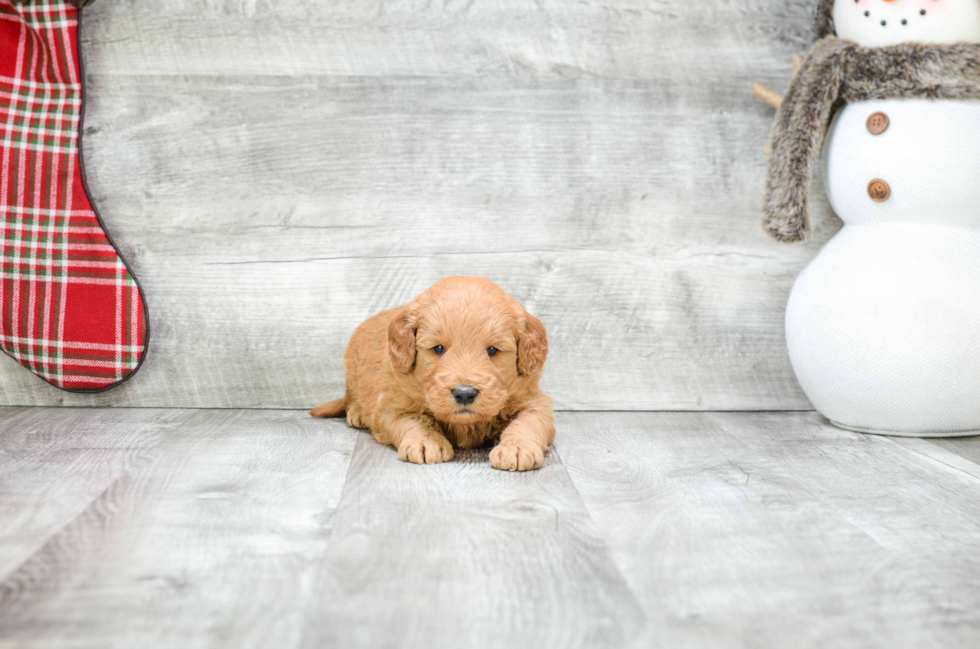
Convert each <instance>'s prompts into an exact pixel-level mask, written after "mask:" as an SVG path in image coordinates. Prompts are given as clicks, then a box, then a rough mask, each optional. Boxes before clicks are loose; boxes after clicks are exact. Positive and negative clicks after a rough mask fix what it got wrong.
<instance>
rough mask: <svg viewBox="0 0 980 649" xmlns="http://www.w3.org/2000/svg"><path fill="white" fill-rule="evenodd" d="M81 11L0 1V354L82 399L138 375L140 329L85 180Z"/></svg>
mask: <svg viewBox="0 0 980 649" xmlns="http://www.w3.org/2000/svg"><path fill="white" fill-rule="evenodd" d="M78 13H79V12H78V10H77V9H75V8H74V7H73V6H71V5H69V4H68V3H67V2H65V1H64V0H33V1H32V2H30V3H28V4H24V5H21V4H12V3H11V1H10V0H0V235H2V237H3V241H2V247H0V254H2V258H0V348H2V349H3V351H4V352H6V353H7V354H9V355H10V356H12V357H13V358H14V359H16V360H17V361H18V362H20V364H21V365H23V366H24V367H26V368H27V369H29V370H31V371H32V372H34V373H35V374H37V375H38V376H40V377H41V378H43V379H45V380H47V381H48V382H50V383H52V384H54V385H56V386H58V387H60V388H64V389H66V390H80V391H88V390H102V389H105V388H108V387H111V386H113V385H115V384H117V383H119V382H120V381H122V380H123V379H125V378H127V377H128V376H129V375H131V374H132V373H133V372H134V371H136V369H137V367H138V366H139V363H140V361H141V360H142V358H143V354H144V353H145V350H146V340H147V323H146V316H145V310H144V305H143V297H142V295H141V294H140V291H139V287H138V286H137V284H136V280H135V279H134V278H133V276H132V274H130V272H129V269H128V268H127V267H126V265H125V264H124V263H123V261H122V259H121V258H120V257H119V254H118V253H117V252H116V249H115V248H114V247H113V245H112V243H111V242H110V241H109V239H108V237H107V236H106V233H105V231H104V230H103V229H102V225H101V223H100V222H99V219H98V217H97V216H96V213H95V211H94V210H93V208H92V205H91V203H90V202H89V198H88V193H87V192H86V189H85V186H84V182H83V177H82V170H81V160H80V157H79V152H78V145H79V126H80V121H81V111H82V79H81V70H80V61H79V53H78Z"/></svg>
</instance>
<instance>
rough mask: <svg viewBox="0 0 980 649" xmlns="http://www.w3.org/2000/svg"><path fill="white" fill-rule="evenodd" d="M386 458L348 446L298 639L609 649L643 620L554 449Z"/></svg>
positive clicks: (368, 445)
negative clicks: (351, 451) (510, 461)
mask: <svg viewBox="0 0 980 649" xmlns="http://www.w3.org/2000/svg"><path fill="white" fill-rule="evenodd" d="M488 456H489V452H488V450H487V449H481V450H473V451H461V452H459V453H457V455H456V458H455V459H454V460H453V461H452V462H450V463H447V464H441V465H436V466H417V465H414V464H407V463H401V462H399V461H398V456H397V453H396V451H395V450H394V449H391V448H389V447H383V446H381V445H379V444H378V443H377V442H375V441H374V439H373V438H372V437H371V436H370V435H368V434H367V433H363V434H362V435H361V437H360V439H359V440H358V446H357V453H356V455H355V459H354V461H353V463H352V464H351V470H350V477H349V479H348V481H347V484H346V485H345V487H344V495H343V498H342V499H341V502H340V507H339V508H338V511H337V517H336V519H335V524H334V533H333V537H332V538H331V543H330V548H329V549H328V551H327V553H326V555H325V557H324V561H323V563H322V565H321V566H320V569H319V572H318V575H317V579H316V582H315V583H316V585H315V587H314V592H315V593H316V596H315V600H314V604H313V605H312V606H310V607H309V609H308V611H309V613H308V617H307V623H306V631H305V634H304V641H303V646H304V647H431V648H433V649H441V648H443V647H445V648H447V649H450V648H452V649H456V648H467V647H490V646H492V647H541V648H545V647H549V648H550V647H554V648H564V647H622V646H624V645H625V644H626V643H627V642H628V641H630V640H631V639H632V638H633V637H634V636H635V635H636V634H637V633H638V632H639V631H640V629H641V626H642V621H643V616H642V613H641V612H640V609H639V607H638V606H637V603H636V601H635V600H634V599H633V596H632V594H631V593H630V592H629V590H628V589H627V588H626V586H625V582H624V581H623V578H622V576H621V575H620V574H619V572H618V571H617V570H616V568H615V566H614V565H613V563H612V561H611V560H610V559H609V555H608V552H607V550H606V547H605V544H604V543H603V541H602V538H601V534H600V530H599V529H597V528H596V527H595V526H594V524H593V523H592V520H591V519H590V517H589V515H588V514H587V512H586V510H585V507H584V504H583V503H582V500H581V497H580V496H579V495H578V492H577V491H576V490H575V487H574V486H573V485H572V482H571V480H570V479H569V477H568V474H567V473H566V472H565V469H564V467H563V466H562V464H561V460H560V458H558V456H557V454H555V453H554V452H552V453H549V455H548V456H547V457H546V459H545V464H544V466H543V467H542V468H541V469H539V470H538V471H533V472H529V473H524V474H515V473H507V472H502V471H497V470H495V469H492V468H491V467H490V461H489V457H488Z"/></svg>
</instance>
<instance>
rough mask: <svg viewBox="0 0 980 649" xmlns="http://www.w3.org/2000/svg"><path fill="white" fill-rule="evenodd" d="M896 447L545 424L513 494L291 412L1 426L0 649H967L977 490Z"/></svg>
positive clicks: (580, 418) (964, 467)
mask: <svg viewBox="0 0 980 649" xmlns="http://www.w3.org/2000/svg"><path fill="white" fill-rule="evenodd" d="M919 442H921V440H893V439H889V438H883V437H872V436H863V435H859V434H856V433H849V432H845V431H842V430H839V429H836V428H833V427H832V426H829V425H828V424H826V423H824V422H823V421H822V420H821V419H820V418H819V417H818V416H817V415H814V414H812V413H560V414H559V416H558V438H557V443H556V447H555V450H553V451H552V452H551V453H550V454H549V456H548V459H547V461H546V463H545V466H544V467H543V468H542V469H541V470H540V471H536V472H532V473H527V474H519V475H518V474H510V473H504V472H498V471H494V470H492V469H491V468H490V466H489V462H488V458H487V455H488V453H487V450H486V449H481V450H476V451H467V452H462V453H460V454H459V455H458V456H457V459H456V460H454V461H453V462H450V463H448V464H443V465H438V466H425V467H420V466H416V465H409V464H404V463H401V462H399V461H398V459H397V454H396V452H395V451H394V450H393V449H390V448H388V447H383V446H380V445H378V444H377V443H376V442H374V441H373V439H372V438H371V437H370V436H369V435H368V434H367V433H363V432H358V431H354V430H351V429H349V428H347V427H346V426H345V425H344V424H343V422H341V421H336V420H328V421H324V420H313V419H310V418H309V417H307V416H306V415H305V413H301V412H282V411H239V412H230V411H197V412H195V411H154V410H145V409H135V410H122V409H117V410H73V409H0V449H2V451H0V496H3V497H2V498H0V515H2V520H3V522H4V525H3V526H2V529H0V567H2V572H0V647H4V648H6V647H50V646H67V645H71V646H84V647H141V646H154V647H175V648H176V647H179V648H181V649H184V648H186V647H190V648H192V649H193V648H197V647H243V646H244V647H265V646H270V645H274V646H277V647H285V648H289V647H314V646H316V647H320V646H338V647H361V646H363V647H377V646H384V647H429V648H433V649H440V648H441V647H452V648H453V649H456V648H467V647H508V648H511V649H523V648H524V647H528V648H530V647H534V648H535V649H537V648H542V647H561V648H564V647H627V646H634V647H659V646H662V647H711V648H712V649H715V648H722V649H724V648H726V647H756V648H759V649H769V648H772V649H783V648H785V647H840V648H842V649H850V648H851V647H861V648H864V647H889V648H898V649H902V648H904V647H909V648H912V647H914V648H918V647H932V646H941V647H951V648H953V649H958V648H963V649H972V647H976V646H977V645H978V644H980V612H978V611H980V590H978V588H977V587H976V584H977V583H980V562H978V561H977V559H976V548H977V547H978V544H980V465H977V464H975V463H974V462H973V461H971V460H969V459H968V458H966V457H964V456H963V455H958V454H955V453H953V452H951V451H948V450H946V449H945V448H944V446H942V445H939V444H935V443H934V441H933V440H930V441H928V442H922V443H919ZM964 442H965V440H964Z"/></svg>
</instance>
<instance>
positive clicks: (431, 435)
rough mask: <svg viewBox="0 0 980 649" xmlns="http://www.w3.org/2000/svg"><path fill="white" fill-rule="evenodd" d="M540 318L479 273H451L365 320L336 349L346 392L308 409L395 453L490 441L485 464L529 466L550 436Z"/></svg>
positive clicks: (417, 456)
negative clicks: (343, 420) (365, 432)
mask: <svg viewBox="0 0 980 649" xmlns="http://www.w3.org/2000/svg"><path fill="white" fill-rule="evenodd" d="M547 357H548V336H547V333H545V329H544V325H543V324H542V323H541V321H540V320H538V319H537V318H535V317H534V316H533V315H531V314H529V313H528V312H527V311H525V310H524V307H522V306H521V305H520V304H518V302H517V301H516V300H515V299H514V298H512V297H511V296H510V295H508V294H507V293H505V292H504V291H503V290H502V289H501V288H500V287H499V286H497V285H496V284H494V283H493V282H491V281H490V280H487V279H481V278H476V277H450V278H448V279H444V280H442V281H441V282H439V283H438V284H436V285H435V286H433V287H431V288H429V289H428V290H427V291H425V292H424V293H422V294H421V295H419V296H418V297H417V298H415V300H414V301H412V303H411V304H409V305H407V306H402V307H398V308H397V309H392V310H390V311H385V312H383V313H379V314H378V315H376V316H374V317H372V318H369V319H368V320H366V321H365V322H364V323H363V324H362V325H361V326H360V327H358V328H357V330H356V331H355V332H354V335H353V336H352V337H351V341H350V344H349V345H348V346H347V353H346V354H344V366H345V368H346V370H347V392H346V395H345V396H344V398H343V399H339V400H337V401H331V402H330V403H326V404H324V405H322V406H320V407H318V408H314V409H313V410H312V411H310V414H311V415H313V416H314V417H339V416H342V415H343V414H344V413H346V414H347V422H348V423H349V424H350V425H351V426H355V427H358V428H370V429H371V433H372V434H373V435H374V438H375V439H376V440H378V441H379V442H381V443H382V444H391V445H392V446H394V447H395V448H397V449H398V457H399V458H401V459H402V461H408V462H415V463H416V464H436V463H439V462H448V461H449V460H451V459H453V447H454V446H456V447H458V448H463V449H467V448H473V447H476V446H480V445H482V444H484V443H485V442H487V441H490V440H494V441H497V445H496V446H495V447H494V449H493V450H492V451H491V452H490V463H491V464H492V465H493V466H494V467H495V468H497V469H503V470H505V471H528V470H530V469H536V468H538V467H540V466H541V463H542V462H544V455H545V453H546V452H547V450H548V448H549V447H550V446H551V444H552V442H554V439H555V424H554V415H553V413H552V408H551V399H550V398H549V397H548V396H547V395H545V394H544V393H543V392H541V389H540V388H539V387H538V381H539V380H540V378H541V374H542V372H543V371H544V363H545V359H546V358H547Z"/></svg>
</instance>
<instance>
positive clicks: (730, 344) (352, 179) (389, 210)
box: [0, 0, 838, 410]
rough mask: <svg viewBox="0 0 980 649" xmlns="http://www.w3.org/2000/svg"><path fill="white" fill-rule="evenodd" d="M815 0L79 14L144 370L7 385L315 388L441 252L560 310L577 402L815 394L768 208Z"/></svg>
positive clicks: (662, 402)
mask: <svg viewBox="0 0 980 649" xmlns="http://www.w3.org/2000/svg"><path fill="white" fill-rule="evenodd" d="M812 6H813V0H789V1H787V0H729V1H725V2H718V1H711V2H691V1H689V0H576V1H575V2H559V1H556V0H475V1H468V0H467V1H457V0H434V1H432V0H356V1H352V0H330V1H329V2H324V1H323V0H235V1H231V0H155V1H154V2H136V1H134V0H130V1H128V2H123V1H120V0H116V1H105V0H103V1H102V2H96V3H94V4H93V5H91V6H90V7H88V8H86V9H85V10H84V16H85V18H84V20H83V23H84V24H83V28H82V37H81V39H82V43H81V50H82V54H83V56H84V60H85V61H86V66H87V78H88V97H87V101H88V104H87V110H86V129H85V133H86V135H85V146H84V151H85V160H86V164H87V166H88V177H89V181H90V185H91V188H92V191H93V193H94V196H95V200H96V202H97V204H98V205H99V206H100V210H101V212H102V215H103V217H104V218H105V221H106V224H107V226H108V228H109V229H110V231H111V233H112V234H113V236H114V238H115V239H116V241H117V242H118V243H119V244H120V245H121V247H122V249H123V250H124V252H125V254H126V257H127V259H129V260H130V261H131V262H132V264H133V265H134V267H135V271H136V273H137V275H138V277H139V278H140V281H141V282H142V284H143V286H144V287H145V289H146V292H147V298H148V303H149V305H150V318H151V322H152V326H153V336H152V343H151V349H150V355H149V357H148V360H147V362H146V364H145V365H144V366H143V368H142V369H141V370H140V373H139V375H138V376H136V377H135V378H134V379H133V380H132V381H130V382H128V383H126V384H125V385H123V386H121V387H120V388H118V389H116V390H113V391H111V392H107V393H105V394H100V395H74V394H64V393H62V392H60V391H58V390H56V389H54V388H52V387H50V386H48V385H46V384H45V383H43V382H42V381H40V380H39V379H37V378H36V377H34V376H32V375H31V374H30V373H29V372H26V371H25V370H23V369H22V368H21V367H20V366H19V365H17V364H16V363H15V362H14V361H12V360H10V359H7V358H3V357H0V403H2V404H8V405H80V406H92V405H122V406H137V407H261V408H275V407H286V408H309V407H312V406H313V405H315V404H317V403H321V402H323V401H325V400H327V399H329V398H333V397H334V396H337V395H340V394H342V392H343V369H342V363H341V359H342V357H343V351H344V347H345V345H346V342H347V340H348V338H349V336H350V334H351V332H352V331H353V330H354V328H355V327H356V326H357V325H358V324H359V323H360V322H361V321H363V319H364V318H366V317H367V316H369V315H371V314H373V313H376V312H378V311H381V310H383V309H386V308H390V307H393V306H397V305H399V304H403V303H405V302H407V301H408V300H409V299H411V298H412V297H413V296H414V295H415V294H417V293H418V292H420V291H421V290H423V289H424V288H425V287H427V286H429V285H430V284H432V283H433V282H435V281H436V280H438V279H440V278H442V277H444V276H447V275H458V274H475V275H483V276H487V277H490V278H491V279H494V280H495V281H497V282H498V283H500V284H501V285H502V286H503V287H504V288H506V289H507V290H509V291H511V292H512V293H513V294H514V295H515V296H516V297H518V299H520V300H522V301H523V302H524V303H525V304H526V306H527V307H528V308H529V309H530V310H531V311H532V312H533V313H535V314H536V315H538V316H540V317H541V318H542V319H543V320H544V322H545V324H546V325H547V326H548V327H549V334H550V338H551V343H552V349H553V354H552V357H551V359H550V360H549V371H548V372H547V373H546V375H545V378H544V386H545V389H546V390H547V391H548V392H549V393H550V394H552V396H553V397H554V398H555V402H556V405H557V406H558V407H559V408H561V409H565V410H589V409H595V410H615V409H621V410H677V409H680V410H701V409H709V410H719V409H723V410H760V409H779V410H790V409H801V408H802V409H808V408H809V407H810V405H809V403H808V402H807V400H806V398H805V397H804V395H803V393H802V391H801V390H800V388H799V386H798V385H797V383H796V381H795V379H794V378H793V373H792V371H791V368H790V364H789V359H788V356H787V354H786V352H785V349H784V347H785V344H784V340H783V309H784V305H785V303H786V298H787V295H788V293H789V290H790V287H791V285H792V282H793V279H794V277H795V276H796V275H797V274H798V273H799V271H800V270H801V269H802V268H803V267H804V266H805V265H806V263H807V262H808V261H809V260H810V259H811V258H812V256H813V255H814V254H815V253H816V251H817V250H819V248H820V246H821V245H822V243H823V242H825V241H826V240H827V239H828V238H829V237H830V236H831V235H832V234H833V233H834V232H835V230H836V228H837V227H838V224H837V222H836V221H835V220H834V219H833V218H832V217H831V216H830V214H829V208H828V206H827V204H826V201H825V200H824V199H823V198H822V196H823V194H822V191H821V190H820V189H819V188H817V190H816V192H815V194H814V197H815V209H816V211H817V214H816V215H815V223H816V224H817V226H818V227H817V232H816V237H815V239H814V241H813V242H811V243H809V244H807V245H801V246H787V245H782V244H778V243H775V242H773V241H771V240H769V239H768V238H767V237H766V236H765V235H764V234H763V233H762V232H761V229H760V227H759V206H760V202H761V197H762V191H763V183H764V167H765V156H764V155H763V153H762V149H763V145H764V144H765V143H766V141H767V139H768V135H769V130H770V127H771V124H772V118H773V111H772V110H771V109H770V108H769V107H768V106H766V105H764V104H762V102H759V101H758V100H757V99H755V98H754V97H753V96H752V94H751V92H750V88H751V85H752V83H753V82H755V81H763V82H765V83H768V84H770V85H772V86H773V87H775V88H782V87H784V86H785V85H786V83H787V82H788V80H789V78H790V76H791V63H790V58H791V56H792V55H793V54H794V53H798V52H801V51H804V50H805V49H806V47H807V43H808V41H809V30H810V17H811V14H812Z"/></svg>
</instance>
